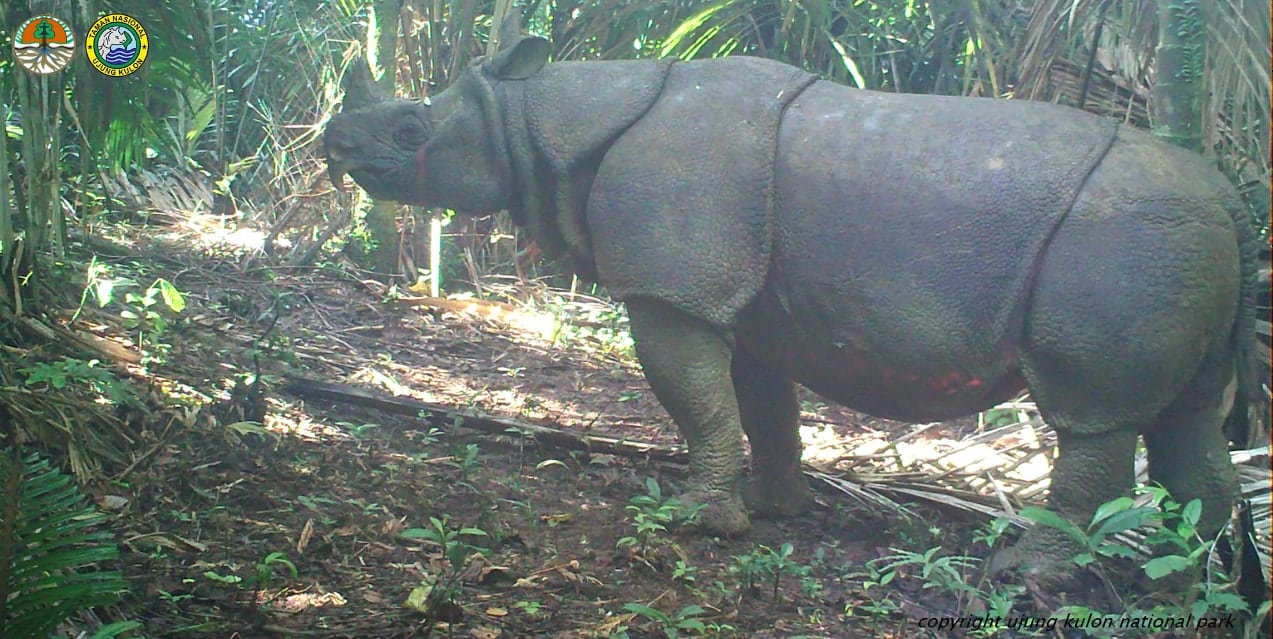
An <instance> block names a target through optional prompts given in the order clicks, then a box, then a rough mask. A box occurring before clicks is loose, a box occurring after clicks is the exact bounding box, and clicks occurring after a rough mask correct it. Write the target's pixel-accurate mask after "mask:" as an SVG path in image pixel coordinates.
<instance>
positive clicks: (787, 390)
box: [732, 348, 813, 517]
mask: <svg viewBox="0 0 1273 639" xmlns="http://www.w3.org/2000/svg"><path fill="white" fill-rule="evenodd" d="M732 376H733V380H734V393H735V395H736V396H737V398H738V409H739V413H740V417H741V419H742V425H743V432H745V433H746V434H747V440H748V441H750V442H751V477H750V478H748V480H747V481H746V482H744V484H743V500H744V501H745V502H746V504H747V507H748V508H750V509H751V511H752V512H754V513H755V514H757V515H759V516H761V517H792V516H795V515H800V514H803V513H805V512H807V511H808V510H809V509H810V508H811V507H813V493H812V491H810V490H809V483H808V482H807V481H806V480H805V478H804V473H803V472H802V471H801V469H800V451H801V448H802V446H801V443H800V402H799V400H798V399H797V398H796V385H795V382H793V381H792V380H791V379H790V378H789V377H787V376H785V375H783V374H782V373H779V372H778V371H776V370H774V369H772V368H770V367H768V366H765V365H764V364H762V363H760V362H758V361H757V360H756V359H755V358H754V357H752V356H751V355H749V354H748V353H747V352H746V351H745V350H743V349H741V348H740V349H738V350H736V351H735V352H734V361H733V365H732Z"/></svg>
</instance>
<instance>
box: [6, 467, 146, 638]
mask: <svg viewBox="0 0 1273 639" xmlns="http://www.w3.org/2000/svg"><path fill="white" fill-rule="evenodd" d="M0 454H2V455H3V456H2V457H0V475H3V477H4V482H5V490H4V491H3V492H0V500H2V506H3V512H2V513H0V636H3V637H10V638H13V639H27V638H32V639H36V638H39V639H43V638H44V637H47V636H49V635H50V633H52V631H53V629H54V628H55V627H57V625H58V624H60V623H62V622H64V621H66V620H67V619H70V618H71V617H72V616H73V615H75V614H76V613H77V612H79V611H81V610H85V609H88V608H92V607H96V606H105V605H108V604H111V603H114V602H115V601H116V599H117V598H118V594H119V593H120V592H122V591H123V590H125V589H126V588H127V584H126V583H125V582H124V579H123V577H122V576H121V575H120V573H119V572H117V571H107V570H101V569H100V567H99V565H100V564H101V563H103V562H111V561H114V560H115V559H117V558H118V557H119V551H118V549H117V548H116V547H115V545H114V543H113V541H112V539H111V535H110V533H108V532H105V531H101V530H95V529H96V528H98V527H99V526H100V525H101V524H102V523H103V517H102V515H101V514H100V513H98V512H97V511H96V510H95V509H94V508H92V507H91V506H90V505H88V504H87V503H86V502H87V499H86V498H85V497H84V495H83V493H81V492H80V491H79V490H78V489H77V488H76V487H75V486H74V485H73V484H72V483H71V479H70V477H68V476H66V475H63V474H62V473H60V472H58V470H57V469H56V468H53V467H51V466H50V465H49V463H48V461H47V460H43V459H40V457H39V455H37V454H35V453H31V454H30V455H28V456H27V457H26V458H25V459H20V458H19V455H18V454H17V452H16V451H14V450H6V451H3V452H2V453H0ZM116 628H117V629H118V628H119V627H118V626H116Z"/></svg>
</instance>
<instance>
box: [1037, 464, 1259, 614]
mask: <svg viewBox="0 0 1273 639" xmlns="http://www.w3.org/2000/svg"><path fill="white" fill-rule="evenodd" d="M1136 492H1137V493H1138V494H1142V495H1147V496H1148V497H1149V500H1148V502H1147V503H1144V504H1137V503H1136V500H1135V499H1133V498H1131V497H1118V498H1116V499H1112V500H1110V501H1108V502H1105V503H1104V504H1101V505H1100V506H1099V507H1098V508H1097V509H1096V512H1095V513H1094V514H1093V515H1092V519H1091V522H1090V523H1089V524H1088V525H1087V528H1086V530H1084V529H1083V528H1080V527H1079V526H1077V525H1075V524H1074V523H1072V522H1070V521H1069V520H1067V519H1065V518H1063V517H1061V516H1060V515H1057V514H1056V513H1054V512H1052V511H1049V510H1046V509H1042V508H1033V507H1032V508H1023V509H1022V510H1021V515H1022V516H1023V517H1026V518H1028V519H1031V520H1032V521H1034V522H1035V523H1036V524H1038V525H1043V526H1048V527H1051V528H1056V529H1058V530H1061V531H1063V532H1065V533H1066V534H1068V535H1069V536H1070V537H1072V538H1073V539H1074V540H1075V541H1078V542H1079V543H1080V544H1082V546H1083V551H1082V552H1080V553H1079V554H1077V555H1076V556H1075V557H1074V562H1075V563H1077V564H1078V565H1080V566H1087V565H1089V564H1092V563H1093V562H1095V561H1096V560H1097V558H1098V557H1119V558H1126V559H1135V558H1136V557H1137V551H1136V550H1135V549H1134V548H1132V547H1131V546H1129V545H1128V544H1127V543H1125V542H1123V541H1122V540H1120V539H1118V538H1117V537H1116V535H1118V534H1120V533H1125V532H1129V531H1133V530H1137V529H1143V530H1146V531H1147V532H1146V535H1145V543H1146V545H1148V546H1149V547H1150V548H1153V549H1155V556H1154V557H1153V558H1151V559H1150V560H1148V561H1146V562H1144V564H1143V565H1142V567H1141V569H1142V570H1143V571H1144V573H1145V575H1146V576H1147V577H1149V578H1150V579H1162V578H1165V577H1168V576H1170V575H1172V574H1174V573H1182V572H1183V573H1188V572H1191V571H1196V572H1201V571H1204V570H1205V571H1206V573H1207V578H1206V579H1202V580H1201V581H1200V582H1199V583H1196V584H1195V585H1194V586H1193V588H1192V589H1190V590H1189V591H1188V592H1186V593H1185V594H1184V596H1183V598H1178V599H1177V600H1176V601H1175V602H1174V604H1173V606H1174V607H1169V608H1167V609H1164V610H1163V612H1165V613H1167V614H1179V615H1180V616H1184V615H1187V614H1192V615H1194V616H1195V617H1201V616H1202V615H1203V614H1205V613H1207V612H1208V611H1222V612H1236V611H1246V610H1247V608H1248V606H1247V604H1246V602H1245V601H1244V600H1243V599H1242V598H1241V597H1240V596H1238V595H1237V594H1236V592H1234V591H1235V590H1236V584H1235V583H1234V581H1233V580H1232V579H1231V578H1230V577H1229V576H1228V575H1225V574H1223V573H1222V572H1220V571H1218V570H1215V569H1214V568H1213V567H1212V564H1213V562H1211V561H1210V559H1211V555H1212V553H1213V552H1214V551H1215V544H1216V539H1214V538H1210V539H1208V538H1204V537H1203V536H1202V534H1201V533H1200V532H1199V531H1198V523H1199V521H1200V520H1201V518H1202V502H1201V501H1199V500H1197V499H1194V500H1192V501H1190V502H1189V503H1187V504H1184V505H1183V506H1182V505H1180V504H1179V503H1177V502H1176V501H1175V500H1174V499H1172V498H1171V495H1170V493H1168V492H1167V490H1166V489H1165V488H1162V487H1161V486H1142V487H1138V488H1137V489H1136Z"/></svg>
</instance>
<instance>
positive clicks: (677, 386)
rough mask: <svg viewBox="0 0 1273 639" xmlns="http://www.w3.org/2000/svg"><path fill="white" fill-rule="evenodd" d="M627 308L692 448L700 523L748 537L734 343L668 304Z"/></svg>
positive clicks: (647, 363)
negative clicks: (741, 491) (741, 489)
mask: <svg viewBox="0 0 1273 639" xmlns="http://www.w3.org/2000/svg"><path fill="white" fill-rule="evenodd" d="M627 306H628V317H629V319H630V320H631V322H632V338H633V340H634V341H635V342H636V352H637V358H638V359H639V360H640V361H641V368H642V369H643V370H644V372H645V378H646V380H648V381H649V382H650V387H651V388H652V389H654V394H655V396H657V397H658V398H659V402H660V403H662V404H663V407H664V408H665V409H667V412H668V413H669V414H670V415H671V416H672V419H673V420H674V421H675V422H676V425H677V426H678V427H679V428H680V430H681V435H682V436H684V437H685V442H686V444H687V445H688V446H689V449H690V489H689V491H688V493H687V495H686V498H687V499H688V500H689V501H692V502H694V503H697V504H701V505H703V506H704V509H703V510H702V512H700V513H699V525H700V526H702V527H703V528H705V529H706V530H708V531H710V532H714V533H718V534H721V535H738V534H742V533H744V532H746V531H747V529H748V528H749V527H750V525H751V522H749V521H748V519H747V513H746V511H745V510H743V503H742V499H741V497H740V495H739V482H740V480H741V478H742V472H743V432H742V427H741V425H740V422H739V417H738V400H737V399H736V398H735V396H734V387H733V382H732V380H731V377H730V362H731V360H732V358H733V353H732V350H733V349H732V348H731V344H730V343H729V340H728V338H727V337H726V336H725V335H722V334H721V332H720V331H719V330H718V329H716V328H714V327H712V326H711V325H709V324H707V323H706V322H704V321H702V320H700V319H698V318H695V317H692V316H690V315H687V314H685V313H683V312H681V311H679V310H676V309H674V308H672V307H671V306H669V305H667V304H662V303H660V302H657V301H653V300H633V301H629V302H628V303H627Z"/></svg>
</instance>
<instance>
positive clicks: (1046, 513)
mask: <svg viewBox="0 0 1273 639" xmlns="http://www.w3.org/2000/svg"><path fill="white" fill-rule="evenodd" d="M1019 514H1020V515H1021V516H1022V517H1025V518H1026V519H1029V520H1030V521H1033V522H1034V523H1035V524H1037V525H1040V526H1047V527H1049V528H1055V529H1057V530H1060V531H1062V532H1064V533H1066V534H1067V535H1069V536H1071V537H1073V538H1074V540H1075V541H1078V542H1079V543H1082V544H1083V545H1085V546H1086V545H1087V534H1086V533H1084V532H1083V530H1082V529H1081V528H1079V527H1078V526H1075V525H1074V523H1073V522H1071V521H1070V520H1068V519H1066V518H1064V517H1062V516H1060V515H1058V514H1056V513H1054V512H1052V511H1050V510H1048V509H1046V508H1039V507H1038V506H1026V507H1025V508H1022V509H1021V512H1020V513H1019Z"/></svg>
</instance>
